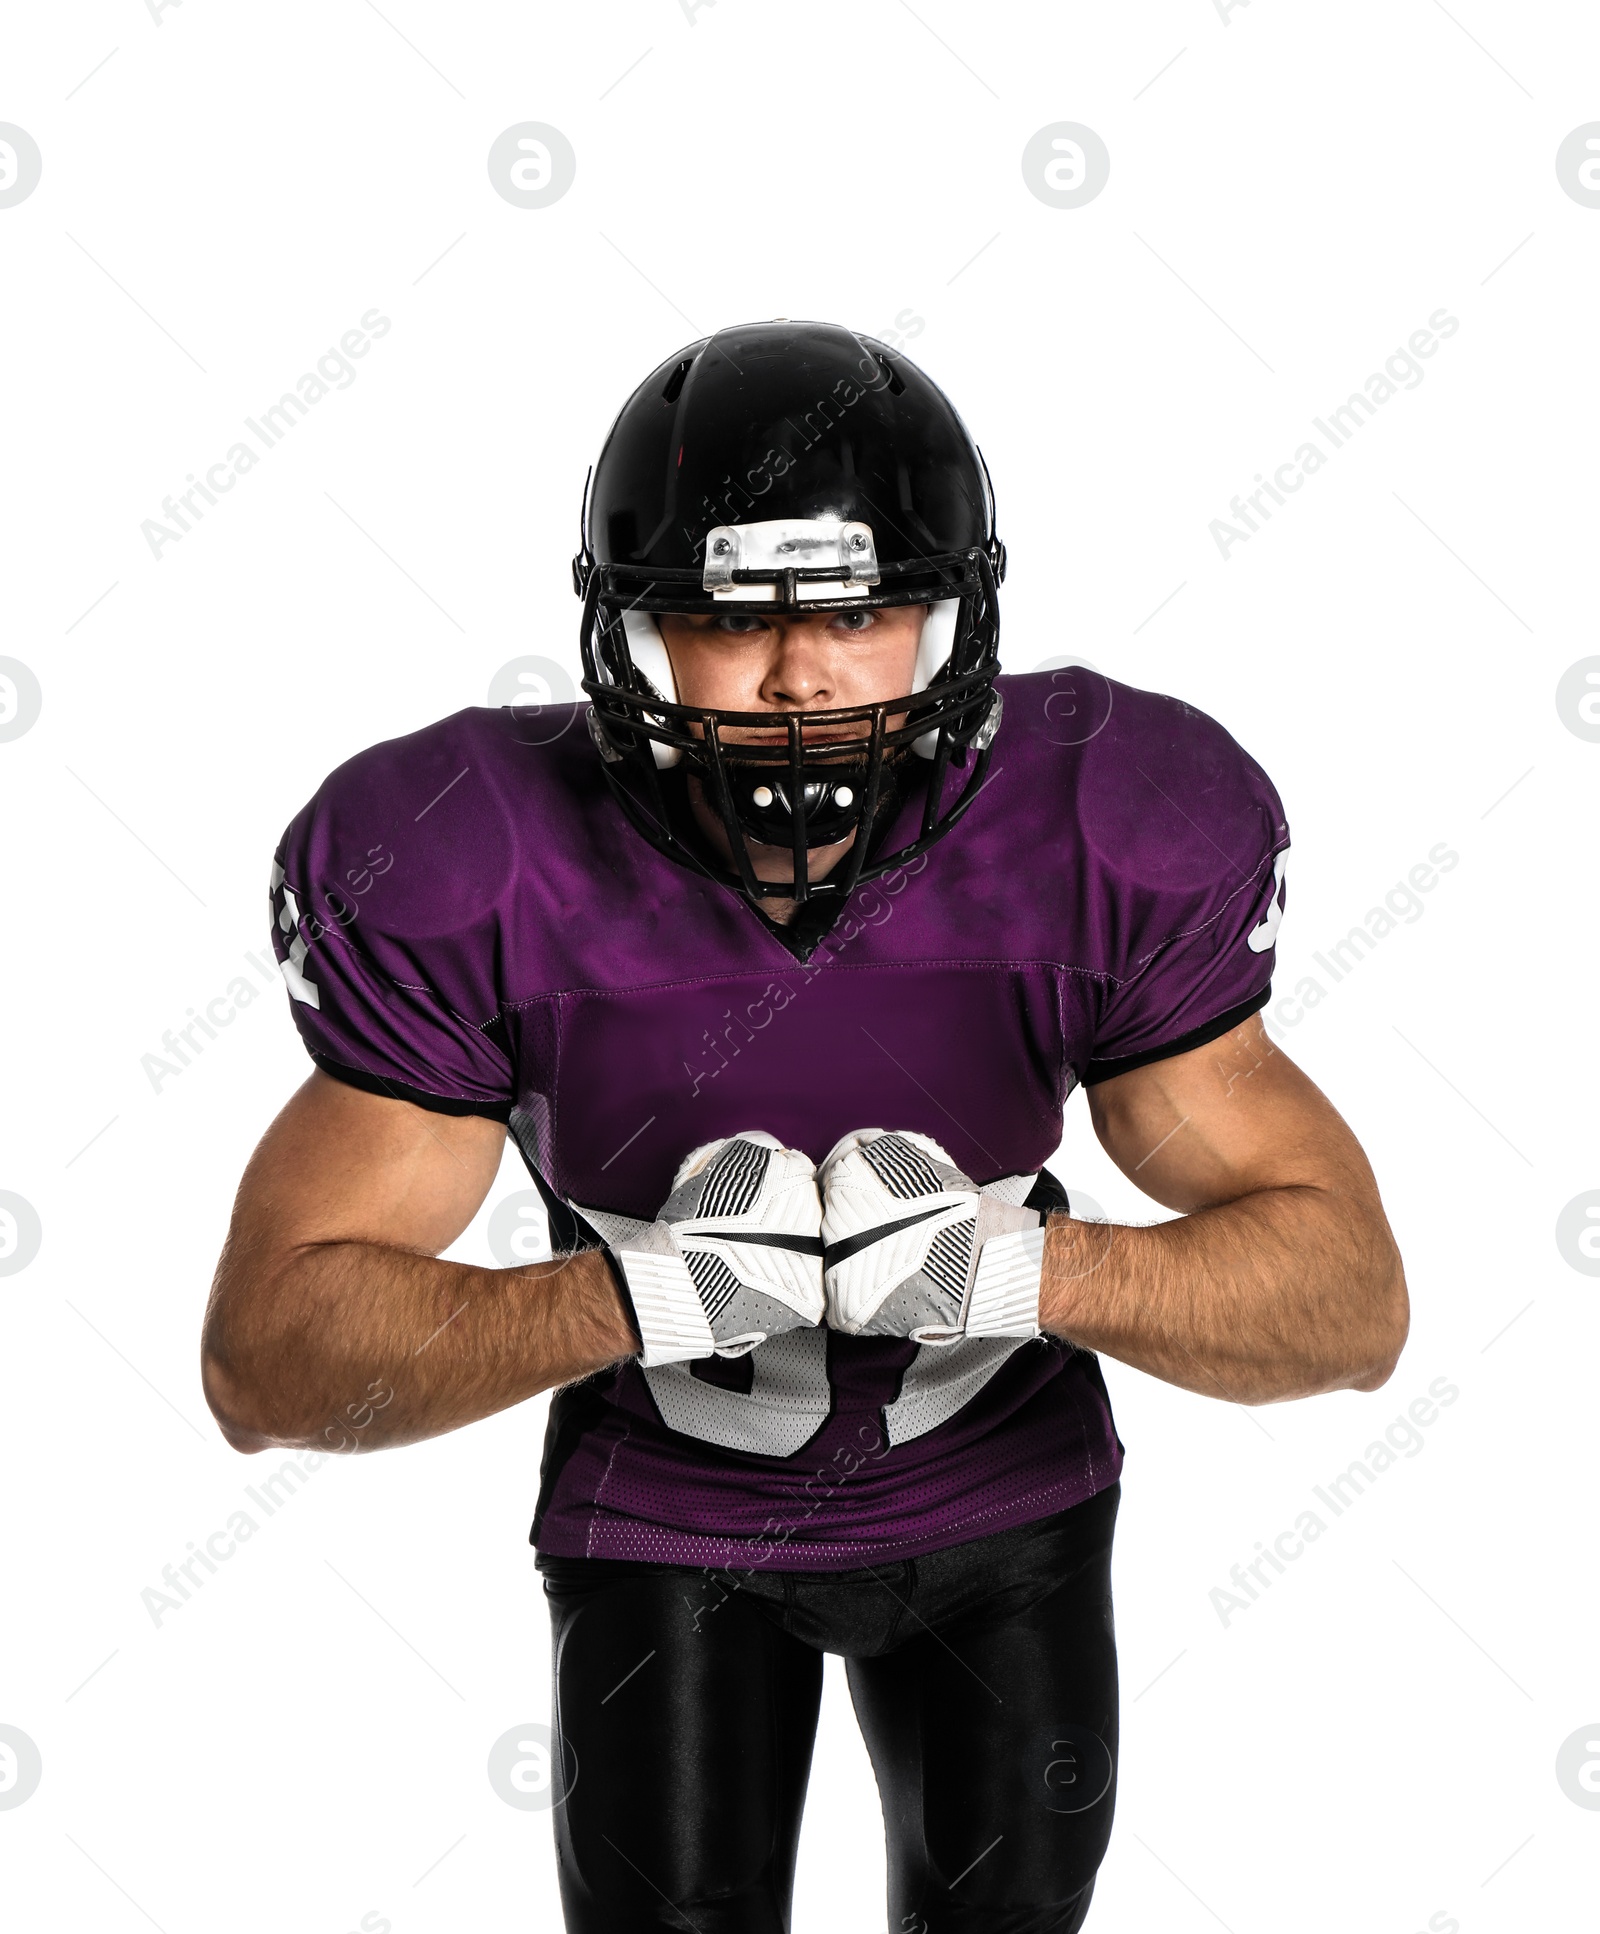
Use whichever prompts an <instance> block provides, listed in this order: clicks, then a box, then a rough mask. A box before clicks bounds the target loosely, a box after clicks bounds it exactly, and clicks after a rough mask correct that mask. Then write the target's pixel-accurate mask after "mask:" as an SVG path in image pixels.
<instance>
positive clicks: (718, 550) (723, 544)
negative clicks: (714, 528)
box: [711, 537, 732, 557]
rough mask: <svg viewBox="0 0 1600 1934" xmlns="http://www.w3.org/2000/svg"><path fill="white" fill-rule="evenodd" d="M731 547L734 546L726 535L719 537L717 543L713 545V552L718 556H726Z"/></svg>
mask: <svg viewBox="0 0 1600 1934" xmlns="http://www.w3.org/2000/svg"><path fill="white" fill-rule="evenodd" d="M731 548H732V546H731V545H730V544H729V543H728V540H727V538H725V537H719V538H718V539H717V541H716V543H715V544H713V545H712V546H711V549H712V552H713V554H714V555H715V556H717V557H726V556H727V555H728V552H729V550H730V549H731Z"/></svg>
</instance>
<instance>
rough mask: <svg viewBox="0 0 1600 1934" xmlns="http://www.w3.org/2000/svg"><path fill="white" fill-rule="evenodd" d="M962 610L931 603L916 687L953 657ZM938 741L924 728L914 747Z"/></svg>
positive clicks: (930, 747) (922, 752)
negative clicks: (951, 655) (958, 619)
mask: <svg viewBox="0 0 1600 1934" xmlns="http://www.w3.org/2000/svg"><path fill="white" fill-rule="evenodd" d="M960 614H961V600H960V599H959V598H941V599H940V600H939V602H938V603H937V604H930V605H929V606H928V615H927V617H926V618H924V619H923V621H922V638H921V641H920V642H919V644H918V645H917V667H916V671H915V672H914V673H913V675H912V679H911V689H912V691H914V692H925V691H926V690H927V689H928V687H929V686H930V685H931V684H932V683H933V678H934V674H935V673H936V672H937V671H939V670H940V669H941V668H942V667H943V665H944V663H945V661H946V660H947V659H948V658H949V656H950V652H951V648H952V647H953V646H954V644H955V640H956V619H957V618H958V617H959V616H960ZM630 643H631V634H630ZM938 745H939V734H938V733H937V732H924V733H923V735H922V737H921V738H920V739H913V740H912V741H911V750H912V751H913V752H915V753H916V754H917V756H918V757H919V758H923V759H931V758H932V757H933V755H934V753H935V751H936V750H937V749H938Z"/></svg>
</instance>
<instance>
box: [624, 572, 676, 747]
mask: <svg viewBox="0 0 1600 1934" xmlns="http://www.w3.org/2000/svg"><path fill="white" fill-rule="evenodd" d="M622 628H623V630H624V631H625V632H626V633H627V636H628V656H629V657H630V658H631V659H632V660H633V666H634V670H635V671H638V672H642V673H643V674H644V676H645V677H646V678H647V679H648V680H649V682H650V683H651V685H652V686H654V688H655V690H656V693H657V695H658V696H659V697H661V698H664V699H666V700H667V702H668V703H669V704H672V705H676V704H677V702H678V681H677V679H676V677H675V676H674V675H673V670H672V659H671V658H670V657H669V656H668V653H667V645H666V640H665V639H664V638H663V637H662V636H661V627H660V626H659V625H658V624H657V623H656V621H655V619H654V618H653V617H652V616H651V614H650V613H649V612H648V611H624V612H623V614H622ZM650 750H651V752H652V754H653V755H654V757H655V762H656V764H657V765H658V766H661V767H663V768H665V767H667V766H675V765H676V764H677V763H678V761H679V760H680V759H681V758H682V757H683V754H682V752H680V751H679V749H678V748H677V746H675V745H663V744H662V743H661V741H660V740H659V739H652V740H651V741H650Z"/></svg>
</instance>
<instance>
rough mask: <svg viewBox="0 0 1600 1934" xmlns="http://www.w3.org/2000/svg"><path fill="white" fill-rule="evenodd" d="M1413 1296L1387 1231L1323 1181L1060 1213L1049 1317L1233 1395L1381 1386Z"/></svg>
mask: <svg viewBox="0 0 1600 1934" xmlns="http://www.w3.org/2000/svg"><path fill="white" fill-rule="evenodd" d="M1397 1293H1398V1294H1399V1295H1400V1296H1402V1297H1403V1295H1404V1285H1403V1279H1402V1278H1401V1275H1400V1264H1399V1258H1398V1256H1397V1255H1396V1254H1395V1252H1394V1245H1393V1243H1392V1242H1391V1241H1390V1240H1389V1239H1388V1235H1387V1230H1383V1231H1379V1230H1375V1229H1371V1228H1369V1227H1368V1226H1367V1225H1366V1222H1365V1219H1364V1218H1363V1217H1361V1216H1359V1215H1352V1214H1351V1213H1350V1211H1349V1208H1348V1205H1346V1204H1344V1203H1341V1202H1339V1201H1338V1200H1336V1199H1335V1198H1333V1197H1331V1196H1329V1195H1327V1194H1325V1193H1324V1192H1322V1191H1320V1190H1318V1189H1314V1188H1304V1187H1296V1188H1283V1189H1267V1190H1263V1191H1262V1192H1261V1193H1260V1194H1257V1195H1250V1196H1246V1197H1244V1198H1243V1199H1242V1200H1240V1201H1237V1202H1228V1203H1223V1204H1221V1205H1219V1206H1218V1207H1216V1208H1210V1209H1201V1210H1197V1211H1196V1212H1195V1213H1194V1214H1193V1215H1187V1216H1180V1217H1179V1218H1178V1219H1177V1220H1176V1221H1174V1222H1164V1223H1158V1224H1156V1225H1154V1226H1153V1227H1148V1228H1129V1227H1119V1226H1116V1225H1110V1224H1103V1223H1092V1222H1073V1221H1070V1220H1068V1219H1067V1218H1066V1217H1065V1216H1055V1217H1052V1218H1051V1224H1050V1228H1049V1230H1048V1232H1047V1234H1046V1237H1045V1251H1044V1277H1043V1282H1042V1285H1041V1296H1040V1323H1041V1325H1042V1327H1043V1328H1045V1329H1046V1330H1049V1331H1050V1332H1052V1333H1053V1334H1055V1335H1058V1336H1064V1337H1067V1338H1068V1339H1069V1340H1070V1341H1072V1342H1074V1343H1078V1344H1081V1345H1082V1346H1083V1347H1084V1348H1085V1349H1089V1350H1099V1351H1103V1352H1104V1353H1105V1354H1106V1355H1107V1356H1114V1357H1116V1358H1117V1359H1118V1360H1119V1361H1120V1362H1123V1363H1128V1364H1131V1365H1133V1367H1134V1368H1135V1369H1138V1370H1144V1371H1146V1372H1148V1374H1149V1375H1151V1376H1154V1377H1160V1378H1162V1379H1163V1380H1164V1381H1165V1382H1167V1383H1175V1384H1178V1385H1180V1386H1182V1387H1183V1388H1184V1389H1186V1390H1194V1391H1197V1392H1199V1394H1200V1395H1202V1396H1207V1397H1221V1398H1224V1399H1226V1400H1227V1401H1229V1402H1231V1403H1249V1404H1259V1403H1277V1402H1281V1401H1283V1400H1284V1399H1286V1398H1290V1397H1310V1396H1315V1395H1317V1394H1318V1393H1319V1392H1321V1391H1324V1390H1338V1389H1345V1388H1350V1389H1356V1390H1362V1389H1376V1388H1377V1386H1378V1385H1379V1384H1380V1383H1382V1382H1383V1381H1384V1380H1385V1379H1386V1378H1387V1377H1388V1375H1389V1372H1390V1369H1391V1368H1392V1367H1393V1357H1394V1354H1395V1350H1396V1345H1395V1315H1394V1302H1395V1297H1396V1294H1397Z"/></svg>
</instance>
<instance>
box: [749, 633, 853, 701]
mask: <svg viewBox="0 0 1600 1934" xmlns="http://www.w3.org/2000/svg"><path fill="white" fill-rule="evenodd" d="M834 684H835V680H834V676H833V671H832V668H831V666H830V665H829V662H828V649H827V643H826V640H825V639H823V638H819V637H818V636H817V635H816V630H815V628H814V627H813V626H812V625H810V624H805V623H802V624H786V625H782V626H780V627H778V629H777V633H776V636H775V637H774V639H773V642H772V655H771V658H770V659H769V660H768V664H767V673H766V677H765V679H764V680H763V682H762V688H761V696H762V698H763V699H764V700H765V701H766V702H767V703H768V704H769V705H810V706H813V707H815V706H819V705H822V704H824V703H826V702H827V701H828V700H830V699H831V698H832V697H833V692H834Z"/></svg>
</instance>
